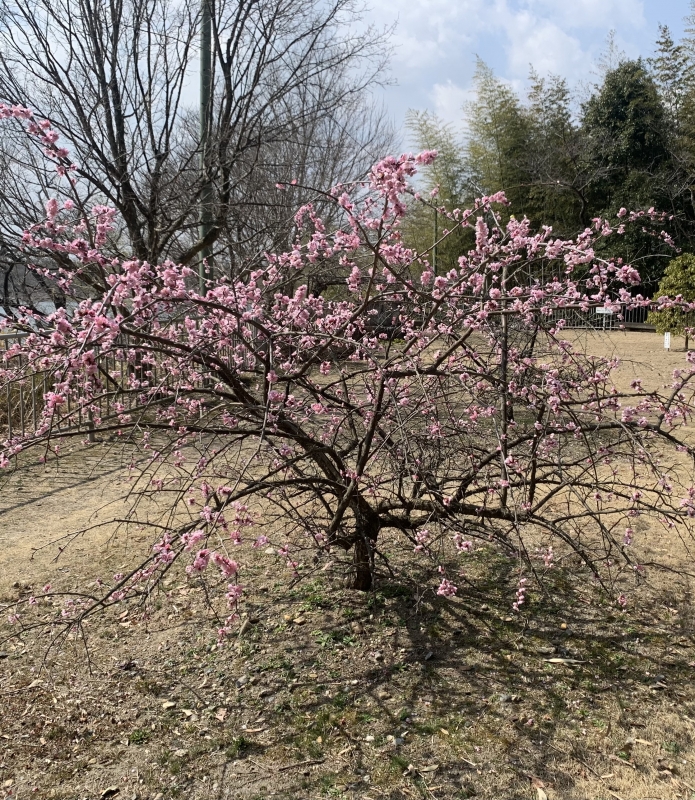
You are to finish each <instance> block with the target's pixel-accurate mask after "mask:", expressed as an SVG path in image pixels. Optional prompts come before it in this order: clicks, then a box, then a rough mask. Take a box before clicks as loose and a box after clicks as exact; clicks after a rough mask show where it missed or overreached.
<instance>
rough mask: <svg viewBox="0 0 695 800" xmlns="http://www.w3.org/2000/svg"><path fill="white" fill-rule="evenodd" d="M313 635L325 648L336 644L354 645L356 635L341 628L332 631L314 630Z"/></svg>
mask: <svg viewBox="0 0 695 800" xmlns="http://www.w3.org/2000/svg"><path fill="white" fill-rule="evenodd" d="M311 635H312V636H313V637H314V638H315V639H316V643H317V644H318V645H319V646H320V647H323V648H331V647H334V646H335V645H336V644H342V645H353V644H354V643H355V637H354V636H351V635H350V634H349V633H346V632H345V631H341V630H331V631H312V633H311Z"/></svg>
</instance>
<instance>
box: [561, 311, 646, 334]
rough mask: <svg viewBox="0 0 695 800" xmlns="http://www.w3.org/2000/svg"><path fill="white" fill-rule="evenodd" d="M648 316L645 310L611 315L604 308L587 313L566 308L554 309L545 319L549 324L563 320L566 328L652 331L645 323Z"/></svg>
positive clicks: (611, 313)
mask: <svg viewBox="0 0 695 800" xmlns="http://www.w3.org/2000/svg"><path fill="white" fill-rule="evenodd" d="M648 315H649V309H647V308H623V309H622V311H621V312H620V313H613V312H610V311H608V310H607V309H604V308H592V309H589V310H588V311H582V310H581V309H579V308H566V309H554V310H553V311H552V313H551V314H550V315H549V316H548V317H545V319H547V320H548V322H550V323H556V322H559V320H561V319H564V320H565V327H566V328H581V329H592V330H603V331H612V330H621V329H627V330H640V331H653V330H655V328H654V326H653V325H650V324H648V323H647V317H648Z"/></svg>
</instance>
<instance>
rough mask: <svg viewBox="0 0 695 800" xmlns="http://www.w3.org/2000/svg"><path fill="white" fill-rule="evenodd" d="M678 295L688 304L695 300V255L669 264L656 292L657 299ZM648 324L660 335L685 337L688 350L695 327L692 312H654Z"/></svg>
mask: <svg viewBox="0 0 695 800" xmlns="http://www.w3.org/2000/svg"><path fill="white" fill-rule="evenodd" d="M678 295H680V296H681V297H682V299H683V300H686V301H687V302H692V301H693V300H695V255H693V254H692V253H684V254H683V255H682V256H678V258H674V259H673V261H671V262H670V263H669V265H668V267H666V271H665V272H664V276H663V278H662V279H661V282H660V283H659V288H658V289H657V291H656V296H657V297H670V298H676V297H677V296H678ZM647 322H648V323H649V324H650V325H654V326H655V327H656V330H657V332H658V333H666V332H667V331H670V332H671V333H672V334H673V335H674V336H685V349H686V350H687V349H688V337H689V335H690V333H691V331H692V328H693V327H695V319H694V318H693V314H692V312H684V311H681V310H680V309H678V308H669V309H666V310H664V311H652V312H651V313H650V314H649V316H648V317H647Z"/></svg>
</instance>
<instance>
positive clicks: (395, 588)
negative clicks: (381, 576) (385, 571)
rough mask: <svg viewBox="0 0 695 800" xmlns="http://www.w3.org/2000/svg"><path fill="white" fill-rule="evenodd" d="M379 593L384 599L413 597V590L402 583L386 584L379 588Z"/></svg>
mask: <svg viewBox="0 0 695 800" xmlns="http://www.w3.org/2000/svg"><path fill="white" fill-rule="evenodd" d="M379 592H380V594H381V595H382V596H383V597H386V598H393V597H407V598H410V597H412V596H413V590H412V589H410V588H409V587H408V586H405V585H403V584H401V583H385V584H383V585H382V586H380V587H379Z"/></svg>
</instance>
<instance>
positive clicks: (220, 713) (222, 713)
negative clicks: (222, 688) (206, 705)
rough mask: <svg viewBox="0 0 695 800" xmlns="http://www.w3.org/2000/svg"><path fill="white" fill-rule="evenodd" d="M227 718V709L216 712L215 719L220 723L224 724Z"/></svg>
mask: <svg viewBox="0 0 695 800" xmlns="http://www.w3.org/2000/svg"><path fill="white" fill-rule="evenodd" d="M226 716H227V709H226V708H218V709H217V711H216V712H215V719H216V720H219V721H220V722H224V718H225V717H226Z"/></svg>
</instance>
